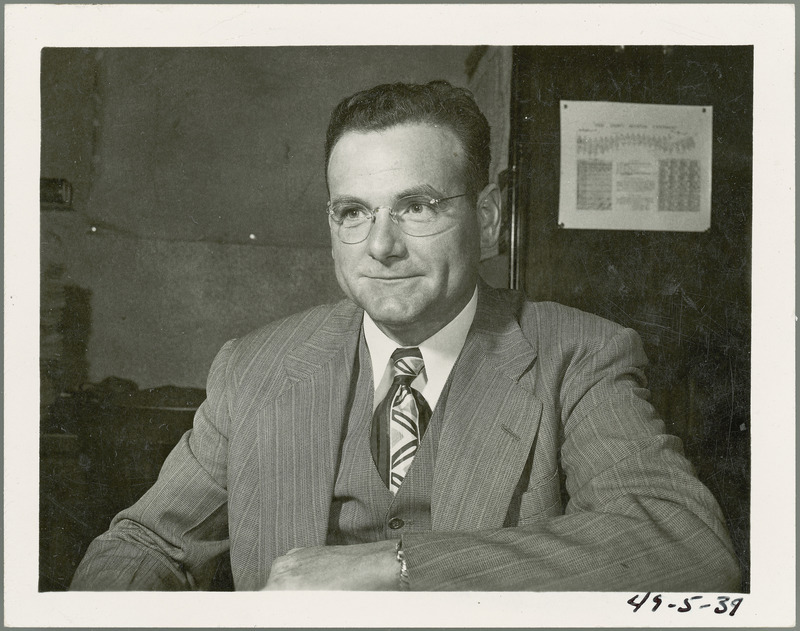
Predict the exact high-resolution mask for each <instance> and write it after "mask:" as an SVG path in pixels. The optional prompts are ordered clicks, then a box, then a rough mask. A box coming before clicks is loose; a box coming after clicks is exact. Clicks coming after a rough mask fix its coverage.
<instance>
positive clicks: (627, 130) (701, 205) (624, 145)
mask: <svg viewBox="0 0 800 631" xmlns="http://www.w3.org/2000/svg"><path fill="white" fill-rule="evenodd" d="M559 109H560V112H561V185H560V196H559V208H558V221H559V225H560V226H561V227H562V228H592V229H601V230H673V231H681V232H702V231H704V230H708V228H709V227H710V225H711V141H712V124H711V121H712V114H713V112H712V108H711V107H710V106H691V105H650V104H640V103H608V102H589V101H561V102H560V108H559Z"/></svg>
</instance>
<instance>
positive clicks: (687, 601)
mask: <svg viewBox="0 0 800 631" xmlns="http://www.w3.org/2000/svg"><path fill="white" fill-rule="evenodd" d="M702 598H703V597H702V596H691V597H689V598H684V599H683V603H682V604H677V603H667V607H669V608H670V609H673V608H674V609H675V610H676V611H677V612H679V613H686V612H688V611H691V610H692V607H693V606H694V608H695V609H705V608H706V607H711V606H712V605H711V603H699V602H693V601H697V600H702ZM648 600H650V592H647V593H646V594H645V595H644V596H641V597H640V596H639V594H636V595H635V596H632V597H631V598H630V599H629V600H628V604H629V605H631V606H632V607H633V613H636V612H637V611H639V609H641V608H642V606H643V605H644V604H645V603H646V602H647V601H648ZM652 603H653V608H652V609H651V611H656V610H657V609H658V608H659V607H660V606H661V605H662V604H663V603H664V599H663V598H662V596H661V594H656V595H655V596H653V600H652ZM741 604H742V598H741V597H740V598H734V599H733V600H731V599H730V598H729V597H728V596H717V606H716V607H714V613H727V614H728V615H729V616H732V615H733V614H735V613H736V610H737V609H738V608H739V605H741Z"/></svg>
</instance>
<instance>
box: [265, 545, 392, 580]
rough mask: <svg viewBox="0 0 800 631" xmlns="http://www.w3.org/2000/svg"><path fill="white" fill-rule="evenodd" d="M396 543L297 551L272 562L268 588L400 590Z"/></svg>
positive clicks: (291, 551) (324, 547) (296, 549)
mask: <svg viewBox="0 0 800 631" xmlns="http://www.w3.org/2000/svg"><path fill="white" fill-rule="evenodd" d="M395 546H396V542H395V541H378V542H376V543H361V544H357V545H352V546H320V547H317V548H295V549H294V550H290V551H289V552H288V553H287V554H286V555H285V556H282V557H278V558H277V559H275V561H273V563H272V569H271V570H270V573H269V581H267V585H266V587H265V588H264V589H269V590H274V589H350V590H365V591H366V590H369V591H373V590H396V589H399V588H400V564H399V563H398V562H397V556H396V553H395Z"/></svg>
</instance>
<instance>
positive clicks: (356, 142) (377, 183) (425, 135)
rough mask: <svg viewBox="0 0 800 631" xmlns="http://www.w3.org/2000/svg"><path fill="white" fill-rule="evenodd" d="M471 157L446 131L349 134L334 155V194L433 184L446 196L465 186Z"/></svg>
mask: <svg viewBox="0 0 800 631" xmlns="http://www.w3.org/2000/svg"><path fill="white" fill-rule="evenodd" d="M464 164H465V152H464V148H463V146H462V145H461V142H460V141H459V139H458V137H457V136H456V135H455V133H454V132H453V131H451V130H450V129H448V128H446V127H440V126H434V125H431V124H406V125H397V126H394V127H389V128H388V129H383V130H380V131H368V132H361V131H349V132H346V133H344V134H343V135H342V137H341V138H339V140H338V141H337V142H336V144H335V145H334V147H333V150H332V151H331V156H330V160H329V163H328V184H329V186H330V189H331V194H332V195H334V194H337V193H342V194H351V195H357V194H359V192H360V191H361V190H362V189H363V190H364V191H365V192H375V191H376V190H377V189H380V190H387V192H388V191H389V190H399V189H402V188H403V187H404V186H416V185H420V184H428V185H429V186H433V187H434V188H440V189H441V191H442V192H449V191H448V190H447V189H448V187H450V186H453V185H455V184H457V183H461V182H462V181H463V176H464Z"/></svg>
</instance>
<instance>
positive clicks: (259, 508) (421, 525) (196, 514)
mask: <svg viewBox="0 0 800 631" xmlns="http://www.w3.org/2000/svg"><path fill="white" fill-rule="evenodd" d="M488 165H489V127H488V124H487V122H486V119H485V118H484V117H483V115H482V114H481V113H480V111H479V110H478V108H477V106H476V105H475V103H474V101H473V100H472V98H471V95H470V94H469V93H468V92H466V91H465V90H462V89H458V88H454V87H452V86H450V85H449V84H448V83H446V82H441V81H440V82H432V83H429V84H427V85H403V84H395V85H383V86H378V87H376V88H373V89H371V90H367V91H365V92H361V93H358V94H356V95H354V96H352V97H350V98H348V99H345V100H344V101H342V103H340V105H339V106H338V107H337V109H336V110H335V111H334V113H333V115H332V118H331V123H330V126H329V129H328V135H327V141H326V167H327V183H328V189H329V194H330V201H329V203H328V217H329V223H330V229H331V243H332V252H333V259H334V263H335V268H336V276H337V279H338V282H339V284H340V285H341V287H342V289H343V290H344V292H345V293H346V294H347V296H348V297H349V299H348V300H345V301H343V302H341V303H339V304H336V305H332V306H330V305H328V306H321V307H317V308H314V309H311V310H309V311H307V312H305V313H301V314H299V315H295V316H292V317H290V318H287V319H285V320H283V321H280V322H277V323H274V324H271V325H268V326H267V327H265V328H263V329H261V330H259V331H256V332H254V333H252V334H250V335H248V336H246V337H244V338H241V339H238V340H234V341H231V342H229V343H227V344H226V345H225V346H224V347H223V349H222V350H221V351H220V353H219V355H218V356H217V358H216V359H215V361H214V363H213V365H212V368H211V372H210V376H209V381H208V399H207V401H206V402H205V403H204V404H203V406H202V407H201V408H200V409H199V410H198V412H197V415H196V417H195V423H194V428H193V430H192V431H191V432H189V433H188V434H187V435H185V436H184V437H183V439H182V440H181V441H180V443H179V444H178V445H177V446H176V448H175V449H174V451H173V452H172V454H171V455H170V456H169V457H168V459H167V461H166V462H165V464H164V467H163V469H162V472H161V475H160V476H159V479H158V482H157V483H156V484H155V486H154V487H153V488H152V489H150V490H149V491H148V492H147V493H146V494H145V495H144V496H143V497H142V499H141V500H140V501H139V502H137V504H136V505H134V506H133V507H132V508H130V509H128V510H126V511H123V512H122V513H121V514H120V515H118V516H117V517H116V518H115V519H114V521H113V523H112V526H111V529H110V530H109V532H107V533H106V534H104V535H102V536H101V537H99V538H98V539H97V540H96V541H95V542H94V543H93V544H92V546H91V547H90V549H89V551H88V552H87V555H86V557H85V559H84V560H83V562H82V564H81V566H80V567H79V569H78V571H77V573H76V576H75V578H74V581H73V588H74V589H193V588H203V587H206V586H207V585H208V583H209V581H210V579H211V577H212V575H213V572H214V570H215V567H216V565H217V562H218V559H219V557H220V556H221V555H223V554H224V553H225V552H227V551H228V550H230V558H231V565H232V570H233V578H234V582H235V587H236V588H237V589H249V590H253V589H261V588H267V589H360V590H372V589H375V590H392V589H409V588H410V589H418V590H433V589H442V590H460V589H464V590H519V589H524V590H627V591H632V590H637V591H641V590H659V591H687V590H692V591H694V590H703V591H716V590H734V589H737V588H738V585H739V574H738V565H737V563H736V560H735V557H734V555H733V551H732V547H731V544H730V541H729V539H728V536H727V533H726V531H725V527H724V525H723V524H724V521H723V517H722V515H721V513H720V510H719V508H718V506H717V504H716V502H715V501H714V499H713V498H712V497H711V495H710V493H709V492H708V490H707V489H706V488H705V487H704V486H703V485H702V484H700V482H699V481H698V480H697V479H696V478H695V477H694V476H693V474H692V472H691V466H690V465H689V463H688V462H687V461H686V460H685V459H684V457H683V456H682V455H681V446H680V442H679V441H678V440H677V439H676V438H674V437H671V436H668V435H665V434H664V433H663V432H664V425H663V423H662V422H661V421H660V420H659V419H658V418H657V416H656V414H655V412H654V410H653V408H652V407H651V406H650V405H649V403H647V401H646V397H647V391H646V390H645V387H644V377H643V374H642V367H643V366H644V365H645V363H646V359H645V357H644V354H643V351H642V349H641V343H640V341H639V339H638V337H637V335H636V334H635V333H634V332H633V331H631V330H628V329H623V328H622V327H619V326H617V325H615V324H612V323H610V322H607V321H605V320H602V319H600V318H598V317H595V316H591V315H588V314H585V313H582V312H579V311H577V310H574V309H569V308H566V307H562V306H559V305H556V304H547V303H545V304H537V303H531V302H526V301H525V299H524V298H523V297H522V296H521V295H520V294H518V293H515V292H510V291H499V290H493V289H490V288H489V287H487V286H486V285H485V284H483V283H481V282H480V281H479V278H478V262H479V258H480V250H481V247H482V246H484V247H488V246H490V245H491V244H493V243H494V242H495V241H496V239H497V234H498V229H499V227H498V226H499V216H500V195H499V191H498V189H497V187H496V186H495V185H494V184H491V183H489V181H488ZM564 496H566V498H568V499H566V501H565V499H562V497H564Z"/></svg>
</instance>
